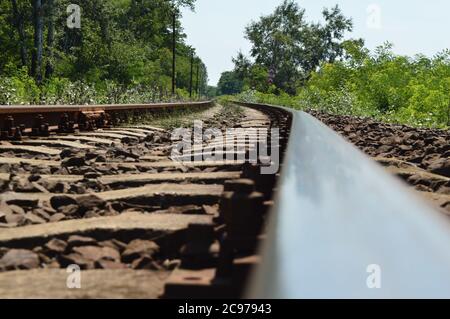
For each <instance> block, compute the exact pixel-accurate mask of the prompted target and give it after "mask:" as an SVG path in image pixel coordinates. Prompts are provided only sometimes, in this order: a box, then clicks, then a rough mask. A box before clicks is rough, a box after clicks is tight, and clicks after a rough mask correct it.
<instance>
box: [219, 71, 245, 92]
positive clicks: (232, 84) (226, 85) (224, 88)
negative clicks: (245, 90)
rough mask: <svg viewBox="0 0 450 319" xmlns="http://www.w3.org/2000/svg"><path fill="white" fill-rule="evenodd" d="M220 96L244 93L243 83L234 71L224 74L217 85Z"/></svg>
mask: <svg viewBox="0 0 450 319" xmlns="http://www.w3.org/2000/svg"><path fill="white" fill-rule="evenodd" d="M217 90H218V93H219V94H222V95H224V94H225V95H231V94H236V93H240V92H241V91H242V81H241V80H239V78H238V76H237V74H236V73H235V72H233V71H228V72H223V73H222V75H221V76H220V80H219V83H218V84H217Z"/></svg>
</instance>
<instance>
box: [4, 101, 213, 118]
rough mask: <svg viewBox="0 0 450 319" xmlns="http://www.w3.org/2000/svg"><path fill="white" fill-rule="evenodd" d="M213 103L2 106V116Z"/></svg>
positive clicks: (209, 103)
mask: <svg viewBox="0 0 450 319" xmlns="http://www.w3.org/2000/svg"><path fill="white" fill-rule="evenodd" d="M211 103H212V101H204V102H176V103H148V104H92V105H0V114H8V115H10V114H18V113H20V114H22V113H53V112H57V113H60V112H83V111H89V112H91V111H127V110H143V109H145V110H152V109H161V108H179V107H194V106H208V105H211Z"/></svg>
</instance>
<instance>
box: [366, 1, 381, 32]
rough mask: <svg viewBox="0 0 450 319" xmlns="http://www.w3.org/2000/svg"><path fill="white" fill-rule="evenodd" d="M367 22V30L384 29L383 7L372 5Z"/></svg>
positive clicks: (369, 7) (367, 11)
mask: <svg viewBox="0 0 450 319" xmlns="http://www.w3.org/2000/svg"><path fill="white" fill-rule="evenodd" d="M366 13H367V20H366V25H367V28H369V29H373V30H380V29H381V28H382V16H381V7H380V5H379V4H376V3H372V4H370V5H369V6H368V7H367V9H366Z"/></svg>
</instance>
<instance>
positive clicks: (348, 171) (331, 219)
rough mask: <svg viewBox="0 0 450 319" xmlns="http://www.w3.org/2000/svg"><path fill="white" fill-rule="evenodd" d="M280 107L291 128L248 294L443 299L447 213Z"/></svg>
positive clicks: (449, 256)
mask: <svg viewBox="0 0 450 319" xmlns="http://www.w3.org/2000/svg"><path fill="white" fill-rule="evenodd" d="M241 104H243V103H241ZM243 105H245V106H252V107H258V108H273V107H274V106H269V105H255V104H248V103H244V104H243ZM278 108H279V109H280V110H283V111H284V112H288V113H291V114H292V127H291V133H290V138H289V142H288V147H287V151H286V155H285V158H284V164H283V170H282V174H281V179H280V181H279V186H278V193H277V195H276V200H275V203H276V206H275V208H274V209H273V211H272V214H271V220H270V223H269V226H268V235H267V239H266V240H265V244H264V245H263V247H262V251H261V254H262V262H261V264H260V266H259V267H258V269H257V271H256V274H255V275H254V276H253V280H252V284H251V287H250V289H249V291H248V296H249V297H252V298H289V299H290V298H449V297H450V249H449V247H450V222H449V220H448V218H447V217H446V216H444V215H443V214H440V213H439V212H437V211H435V210H434V209H433V208H431V207H429V206H428V205H427V204H425V203H424V202H422V200H421V199H419V198H417V196H416V195H415V194H413V193H412V192H411V191H410V190H408V189H407V188H406V187H405V186H404V185H403V184H402V183H401V182H400V181H399V180H397V179H396V178H395V177H392V176H390V175H389V174H388V173H387V172H385V171H384V170H383V169H382V168H381V167H379V165H377V164H375V163H374V162H373V161H372V160H370V159H369V158H368V157H367V156H366V155H364V154H363V153H362V152H360V151H359V150H357V149H356V148H355V147H354V146H352V145H351V144H349V143H348V142H346V141H345V140H344V139H343V138H342V137H340V136H339V135H338V134H336V133H335V132H334V131H332V130H331V129H329V128H328V127H326V126H325V125H324V124H322V123H321V122H319V121H318V120H316V119H315V118H313V117H312V116H310V115H308V114H306V113H304V112H298V111H293V110H289V109H285V108H281V107H278Z"/></svg>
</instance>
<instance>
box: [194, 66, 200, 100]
mask: <svg viewBox="0 0 450 319" xmlns="http://www.w3.org/2000/svg"><path fill="white" fill-rule="evenodd" d="M199 71H200V61H198V62H197V83H196V85H195V92H196V93H197V96H198V97H199V95H200V94H199V92H200V91H199V89H200V84H199V81H200V72H199Z"/></svg>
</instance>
